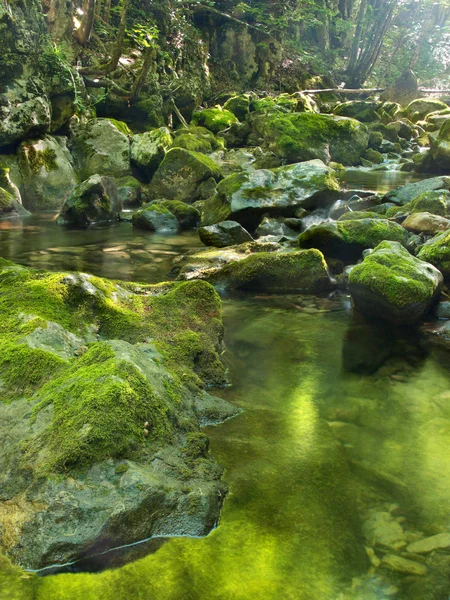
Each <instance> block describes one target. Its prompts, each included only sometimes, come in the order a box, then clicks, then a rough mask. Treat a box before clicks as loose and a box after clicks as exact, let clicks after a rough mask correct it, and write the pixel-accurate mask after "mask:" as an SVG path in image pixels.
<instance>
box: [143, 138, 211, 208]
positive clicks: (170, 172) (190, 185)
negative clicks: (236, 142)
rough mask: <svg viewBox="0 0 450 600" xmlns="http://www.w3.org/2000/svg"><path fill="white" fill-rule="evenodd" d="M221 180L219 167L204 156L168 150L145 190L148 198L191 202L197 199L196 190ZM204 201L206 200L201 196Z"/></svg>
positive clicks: (180, 150)
mask: <svg viewBox="0 0 450 600" xmlns="http://www.w3.org/2000/svg"><path fill="white" fill-rule="evenodd" d="M221 178H222V175H221V172H220V169H219V167H218V166H217V165H216V164H215V163H214V162H213V161H212V160H211V159H210V158H209V157H207V156H205V155H204V154H201V153H199V152H190V151H188V150H184V149H183V148H172V149H171V150H169V152H167V154H166V156H165V158H164V160H163V161H162V163H161V164H160V165H159V167H158V170H157V171H156V173H155V174H154V176H153V178H152V181H151V183H150V185H149V186H148V188H147V193H148V195H149V197H151V198H155V199H159V198H166V199H167V200H181V201H182V202H194V201H195V200H197V199H198V198H199V197H200V187H201V184H203V183H204V182H208V181H210V180H212V183H213V185H214V184H215V182H216V181H219V180H220V179H221ZM203 197H207V196H203Z"/></svg>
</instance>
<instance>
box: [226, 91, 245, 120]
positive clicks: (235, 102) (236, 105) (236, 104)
mask: <svg viewBox="0 0 450 600" xmlns="http://www.w3.org/2000/svg"><path fill="white" fill-rule="evenodd" d="M223 107H224V109H225V110H229V111H230V112H232V113H233V115H234V116H235V117H236V118H237V119H238V120H239V121H244V120H245V117H246V116H247V115H248V113H249V110H250V97H249V96H248V95H247V94H240V95H238V96H232V97H231V98H229V99H228V100H227V101H226V102H225V104H224V105H223Z"/></svg>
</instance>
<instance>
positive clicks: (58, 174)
mask: <svg viewBox="0 0 450 600" xmlns="http://www.w3.org/2000/svg"><path fill="white" fill-rule="evenodd" d="M17 156H18V159H19V166H20V173H21V176H22V182H23V198H22V200H23V204H24V206H25V207H26V208H27V209H29V210H31V211H42V210H44V211H45V210H60V209H61V207H62V206H63V204H64V200H65V197H66V196H67V194H68V193H70V192H71V191H72V190H73V188H74V187H75V186H76V185H77V176H76V174H75V170H74V167H73V161H72V157H71V155H70V152H69V150H68V149H67V146H66V139H65V138H54V137H51V136H49V135H46V136H45V137H44V138H42V139H40V140H27V141H26V142H22V144H21V145H20V146H19V149H18V153H17Z"/></svg>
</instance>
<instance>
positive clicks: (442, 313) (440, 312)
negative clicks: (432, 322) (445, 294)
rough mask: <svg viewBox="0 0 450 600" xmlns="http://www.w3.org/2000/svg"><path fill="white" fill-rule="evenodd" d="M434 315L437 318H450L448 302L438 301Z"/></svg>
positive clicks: (449, 303)
mask: <svg viewBox="0 0 450 600" xmlns="http://www.w3.org/2000/svg"><path fill="white" fill-rule="evenodd" d="M436 316H437V317H438V319H450V302H448V301H444V302H439V304H438V305H437V307H436Z"/></svg>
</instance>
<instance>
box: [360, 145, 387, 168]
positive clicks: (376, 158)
mask: <svg viewBox="0 0 450 600" xmlns="http://www.w3.org/2000/svg"><path fill="white" fill-rule="evenodd" d="M363 157H364V158H365V159H366V160H368V161H369V162H370V163H372V164H374V165H381V163H382V162H383V161H384V158H383V155H382V154H381V152H378V151H377V150H374V149H373V148H367V150H366V151H365V152H364V154H363Z"/></svg>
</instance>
